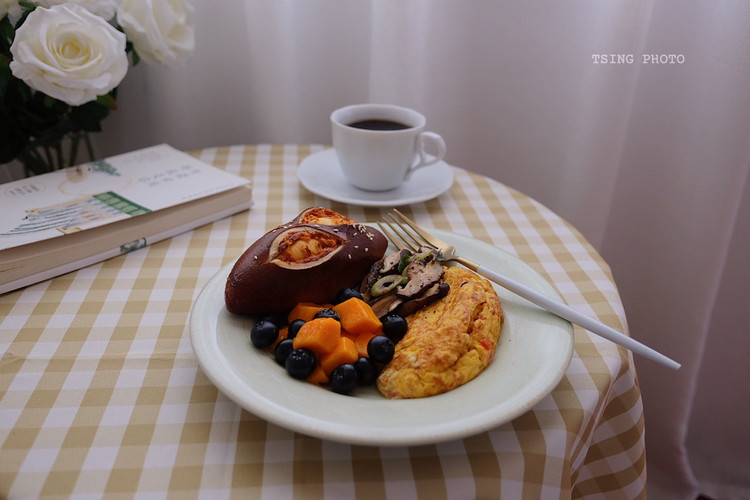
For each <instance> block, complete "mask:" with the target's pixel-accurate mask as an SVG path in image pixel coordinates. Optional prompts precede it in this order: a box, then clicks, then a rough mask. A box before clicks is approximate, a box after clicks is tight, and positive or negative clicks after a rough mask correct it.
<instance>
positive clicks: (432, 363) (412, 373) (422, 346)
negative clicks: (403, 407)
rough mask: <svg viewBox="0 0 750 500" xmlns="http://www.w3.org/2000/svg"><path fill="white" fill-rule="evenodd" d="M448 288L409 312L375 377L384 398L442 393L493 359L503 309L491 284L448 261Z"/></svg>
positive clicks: (474, 374) (471, 376)
mask: <svg viewBox="0 0 750 500" xmlns="http://www.w3.org/2000/svg"><path fill="white" fill-rule="evenodd" d="M445 282H446V283H448V284H449V285H450V291H449V292H448V295H446V296H445V297H444V298H443V299H441V300H439V301H437V302H435V303H434V304H431V305H429V306H427V307H425V308H424V309H421V310H420V311H418V312H416V313H414V314H413V315H411V316H409V317H408V318H407V321H408V323H409V329H408V331H407V333H406V336H404V338H403V339H402V340H401V341H400V342H399V343H398V344H396V352H395V355H394V357H393V360H392V361H391V362H390V363H389V364H388V365H387V366H386V367H385V368H384V370H383V372H382V373H381V374H380V376H379V377H378V380H377V386H378V389H379V390H380V392H381V393H382V394H383V395H384V396H385V397H387V398H392V399H399V398H421V397H426V396H434V395H436V394H441V393H444V392H447V391H450V390H452V389H455V388H456V387H458V386H460V385H462V384H465V383H466V382H468V381H470V380H472V379H473V378H474V377H476V376H477V375H478V374H479V373H480V372H481V371H482V370H483V369H484V368H485V367H486V366H487V365H488V364H489V362H490V361H491V360H492V356H493V354H494V353H495V348H496V346H497V341H498V340H499V338H500V327H501V326H502V323H503V321H504V316H503V310H502V307H501V305H500V300H499V299H498V297H497V293H496V292H495V290H494V288H492V285H491V284H490V283H489V282H488V281H487V280H485V279H484V278H482V277H480V276H479V275H477V274H475V273H474V272H472V271H470V270H468V269H464V268H461V267H447V268H446V269H445Z"/></svg>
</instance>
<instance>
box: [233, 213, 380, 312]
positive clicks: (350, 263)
mask: <svg viewBox="0 0 750 500" xmlns="http://www.w3.org/2000/svg"><path fill="white" fill-rule="evenodd" d="M387 246H388V242H387V240H386V239H385V237H384V236H383V234H382V233H380V232H379V231H377V230H375V229H373V228H371V227H368V226H365V225H363V224H359V223H357V222H355V221H353V220H352V219H349V218H348V217H345V216H343V215H341V214H339V213H337V212H335V211H333V210H330V209H327V208H322V207H314V208H309V209H307V210H305V211H303V212H302V213H300V214H299V215H298V216H297V217H295V218H294V220H292V221H291V222H289V223H288V224H284V225H282V226H279V227H277V228H275V229H272V230H271V231H269V232H267V233H266V234H265V235H263V236H262V237H261V238H260V239H259V240H258V241H256V242H255V243H253V244H252V245H251V246H250V247H249V248H248V249H247V250H245V252H244V253H243V254H242V255H241V256H240V258H239V259H238V260H237V262H236V263H235V264H234V267H233V268H232V270H231V272H230V273H229V276H228V277H227V283H226V287H225V291H224V299H225V303H226V307H227V310H228V311H229V312H231V313H235V314H264V313H278V312H284V311H288V310H289V309H291V308H292V307H294V306H295V305H296V304H298V303H299V302H314V303H317V304H325V303H328V302H331V301H332V300H333V298H334V297H335V296H336V294H337V293H338V292H339V291H340V290H342V289H344V288H347V287H352V286H357V285H358V284H359V283H360V281H361V280H362V277H363V276H364V275H365V274H366V273H367V272H368V271H369V270H370V267H371V266H372V265H373V264H374V263H375V262H377V261H378V260H380V258H381V257H382V256H383V254H384V253H385V249H386V247H387Z"/></svg>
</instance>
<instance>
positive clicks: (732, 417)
mask: <svg viewBox="0 0 750 500" xmlns="http://www.w3.org/2000/svg"><path fill="white" fill-rule="evenodd" d="M194 3H195V4H196V11H197V12H196V14H197V16H196V18H197V20H198V26H197V47H196V52H195V54H194V56H193V58H192V59H191V60H190V61H189V62H188V64H187V65H186V66H185V67H184V68H182V69H177V70H173V71H164V69H163V68H159V70H158V71H153V72H152V71H151V69H150V68H149V67H147V66H144V65H140V66H138V67H137V68H135V71H131V72H130V73H129V74H128V76H127V77H126V80H125V82H124V83H123V85H122V86H121V90H120V99H119V101H120V103H121V104H120V109H119V110H118V111H117V113H115V114H114V115H113V116H112V117H111V118H110V119H108V121H107V122H106V123H105V125H104V126H105V130H106V132H105V134H103V135H102V137H100V138H99V142H98V146H99V150H98V151H99V153H100V154H114V153H117V152H122V151H125V150H129V149H134V148H137V147H142V146H146V145H150V144H154V143H159V142H168V143H171V144H172V145H174V146H176V147H179V148H182V149H196V148H201V147H208V146H218V145H229V144H239V143H259V142H275V143H283V142H295V143H297V142H298V143H309V142H312V143H330V126H329V122H328V116H329V114H330V112H331V111H332V110H333V109H335V108H337V107H340V106H343V105H346V104H352V103H357V102H367V101H377V102H390V103H395V104H401V105H406V106H411V107H414V108H416V109H418V110H419V111H421V112H423V113H424V114H425V115H426V116H427V120H428V128H429V129H431V130H434V131H436V132H438V133H440V134H441V135H443V137H444V138H445V139H446V142H447V144H448V154H447V156H446V160H447V161H448V162H449V163H452V164H454V165H457V166H460V167H463V168H466V169H469V170H472V171H476V172H479V173H482V174H485V175H488V176H491V177H493V178H495V179H498V180H499V181H501V182H504V183H506V184H508V185H510V186H512V187H514V188H517V189H520V190H522V191H524V192H526V193H527V194H529V195H531V196H533V197H534V198H536V199H537V200H539V201H540V202H542V203H543V204H545V205H547V206H548V207H550V208H551V209H553V210H554V211H556V212H557V213H559V214H560V215H562V216H563V217H565V218H566V219H568V220H569V221H570V222H571V223H572V224H573V225H575V226H576V227H578V228H579V229H580V230H581V232H582V233H583V234H584V235H585V236H586V237H587V238H588V239H589V240H590V241H591V242H592V244H593V245H594V246H595V247H596V248H597V249H598V250H599V251H600V252H601V253H602V255H603V256H604V257H605V259H606V260H607V261H608V262H609V264H610V266H611V268H612V271H613V274H614V276H615V279H616V281H617V284H618V287H619V289H620V292H621V295H622V298H623V304H624V306H625V310H626V313H627V315H628V320H629V326H630V331H631V334H632V335H633V336H634V337H635V338H637V339H639V340H641V341H644V342H646V343H648V344H649V345H652V346H653V347H655V348H657V349H659V350H662V351H663V352H665V353H666V354H668V355H670V356H672V357H674V358H676V359H678V360H679V361H681V362H682V363H683V369H682V370H681V371H680V372H678V373H672V372H669V371H666V370H665V369H663V368H661V367H660V366H656V365H654V364H653V363H650V362H649V361H645V360H642V359H639V358H638V357H636V367H637V369H638V374H639V379H640V383H641V388H642V393H643V400H644V408H645V416H646V443H647V462H648V474H649V488H650V491H651V495H650V496H652V497H653V498H685V499H692V498H694V497H695V495H697V494H698V493H704V494H708V495H714V496H716V497H719V498H743V497H745V498H746V497H748V496H750V479H748V477H747V474H746V471H747V470H750V467H749V465H750V464H748V457H750V441H749V439H750V438H748V437H747V436H748V435H749V434H748V433H747V431H746V427H745V423H744V421H745V419H746V417H745V416H746V415H747V413H748V410H750V407H748V404H749V403H748V402H747V401H748V400H747V397H746V390H745V388H744V387H743V381H744V380H746V379H747V378H748V377H749V376H750V369H748V366H750V365H749V364H748V363H747V362H746V360H747V359H748V357H750V356H748V355H750V336H749V335H747V331H748V327H747V325H748V324H750V321H748V320H750V317H748V313H747V306H746V303H747V302H748V299H749V298H750V293H748V291H749V290H750V287H748V286H747V283H748V279H747V278H749V277H750V276H748V265H747V263H746V255H747V253H748V249H750V227H749V226H750V223H748V210H749V209H750V192H749V189H748V177H749V175H750V174H749V172H750V85H748V84H747V82H748V81H750V50H748V48H750V3H747V2H745V1H743V0H717V1H714V2H706V1H704V0H680V1H678V0H662V1H660V2H655V1H654V0H645V1H641V2H601V1H599V0H585V1H579V2H559V1H555V0H531V1H521V0H500V1H479V0H467V1H462V2H449V1H428V0H378V1H375V0H370V1H364V0H363V1H355V2H352V1H350V0H316V1H305V0H274V1H270V0H263V1H261V0H255V1H253V0H247V1H244V0H225V1H224V2H222V3H221V7H220V8H218V7H217V4H216V3H212V2H208V1H207V0H194ZM602 55H606V56H608V59H609V62H611V59H613V58H612V57H609V56H623V58H624V60H623V63H622V64H617V63H615V64H612V63H608V64H604V63H602V62H601V57H599V56H602ZM668 55H673V56H680V57H681V58H682V59H681V61H682V62H681V63H674V64H670V63H668V62H664V63H658V64H655V63H654V62H653V61H650V62H646V61H645V60H644V58H650V57H652V56H656V61H657V62H658V61H659V56H668ZM625 56H629V57H625ZM614 59H615V62H617V57H614Z"/></svg>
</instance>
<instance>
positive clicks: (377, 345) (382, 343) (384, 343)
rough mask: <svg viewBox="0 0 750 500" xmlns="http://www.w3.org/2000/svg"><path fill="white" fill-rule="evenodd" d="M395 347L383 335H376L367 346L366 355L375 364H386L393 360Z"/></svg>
mask: <svg viewBox="0 0 750 500" xmlns="http://www.w3.org/2000/svg"><path fill="white" fill-rule="evenodd" d="M395 350H396V346H395V345H394V344H393V341H392V340H391V339H389V338H388V337H386V336H385V335H376V336H375V337H373V338H372V339H370V342H368V344H367V354H368V356H370V359H371V360H373V361H375V362H376V363H388V362H389V361H390V360H392V359H393V353H394V352H395Z"/></svg>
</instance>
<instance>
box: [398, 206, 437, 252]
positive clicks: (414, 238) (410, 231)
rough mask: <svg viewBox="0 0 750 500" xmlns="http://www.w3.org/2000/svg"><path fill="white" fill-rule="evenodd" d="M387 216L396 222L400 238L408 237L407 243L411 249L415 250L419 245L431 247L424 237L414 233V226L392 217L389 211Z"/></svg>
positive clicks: (405, 238)
mask: <svg viewBox="0 0 750 500" xmlns="http://www.w3.org/2000/svg"><path fill="white" fill-rule="evenodd" d="M388 216H389V217H390V218H391V220H393V222H395V223H396V226H395V227H397V228H398V233H399V236H400V237H401V239H402V240H407V239H408V240H409V241H410V243H409V245H410V246H411V247H412V250H413V251H415V252H416V251H417V250H418V249H419V247H424V246H427V247H431V246H432V245H430V244H429V243H428V242H427V241H426V240H425V239H424V238H422V237H421V236H420V235H419V234H418V233H416V232H415V231H414V228H412V227H411V226H409V225H408V224H406V223H405V222H402V221H400V220H398V219H397V218H396V217H394V215H393V214H392V213H389V214H388ZM389 225H390V226H391V227H394V226H393V224H389ZM404 235H405V237H404Z"/></svg>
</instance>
